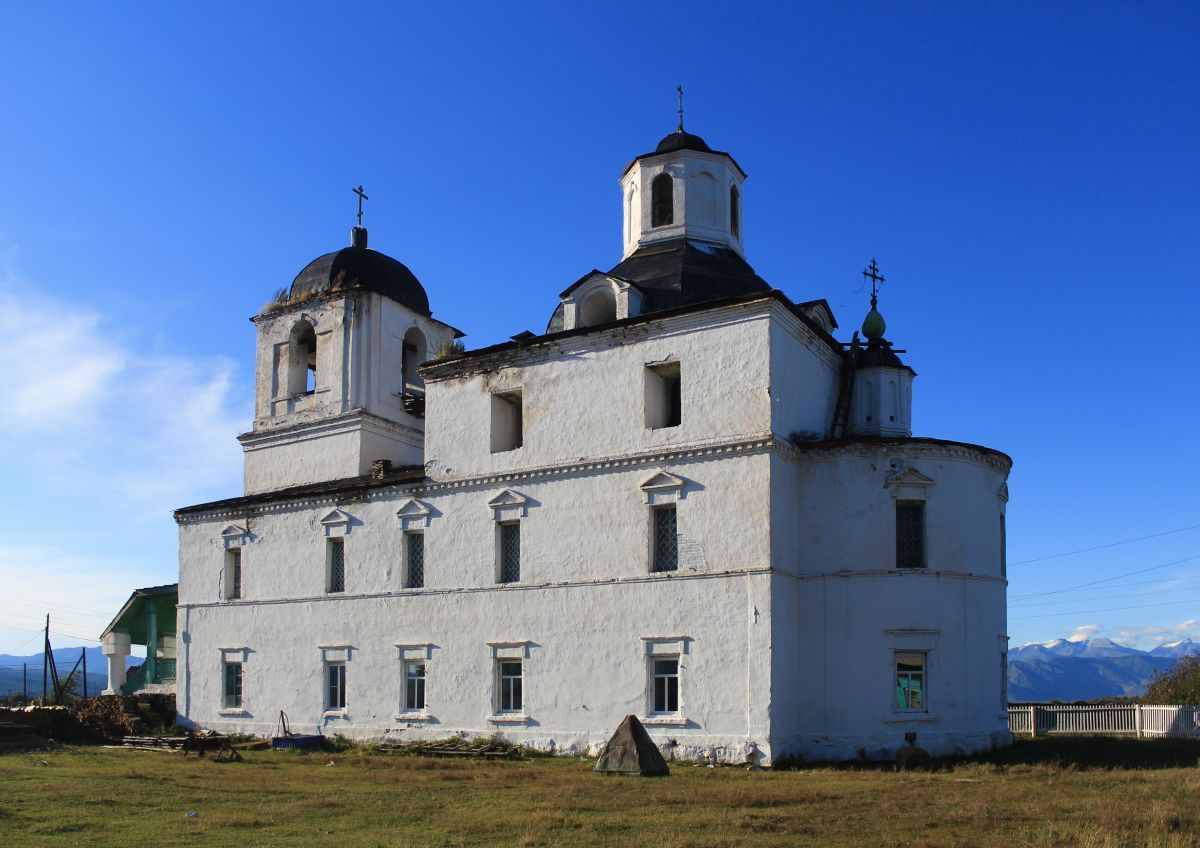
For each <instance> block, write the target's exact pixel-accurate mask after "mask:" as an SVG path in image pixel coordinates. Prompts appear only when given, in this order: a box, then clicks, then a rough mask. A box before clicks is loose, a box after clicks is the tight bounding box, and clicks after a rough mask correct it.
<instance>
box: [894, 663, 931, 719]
mask: <svg viewBox="0 0 1200 848" xmlns="http://www.w3.org/2000/svg"><path fill="white" fill-rule="evenodd" d="M927 659H928V655H927V654H926V653H925V652H923V651H897V652H896V709H897V710H898V711H900V712H926V711H928V709H929V701H928V698H927V697H926V680H925V666H926V660H927Z"/></svg>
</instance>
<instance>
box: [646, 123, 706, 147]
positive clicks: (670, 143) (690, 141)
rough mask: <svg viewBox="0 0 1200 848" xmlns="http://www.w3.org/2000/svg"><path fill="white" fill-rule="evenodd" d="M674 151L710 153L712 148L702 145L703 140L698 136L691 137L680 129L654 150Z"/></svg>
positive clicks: (664, 139)
mask: <svg viewBox="0 0 1200 848" xmlns="http://www.w3.org/2000/svg"><path fill="white" fill-rule="evenodd" d="M674 150H702V151H704V152H705V153H711V152H712V148H710V147H709V146H708V145H707V144H705V143H704V139H702V138H701V137H700V136H698V135H692V134H691V133H690V132H684V131H683V128H682V127H681V128H680V129H677V130H676V131H675V132H673V133H671V134H670V135H668V136H666V137H665V138H663V140H662V141H660V142H659V143H658V147H656V148H655V149H654V152H655V153H670V152H672V151H674Z"/></svg>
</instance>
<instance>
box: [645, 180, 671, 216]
mask: <svg viewBox="0 0 1200 848" xmlns="http://www.w3.org/2000/svg"><path fill="white" fill-rule="evenodd" d="M674 221H675V181H674V180H673V179H671V175H670V174H659V175H658V176H657V177H655V178H654V182H652V183H650V226H652V227H665V226H666V225H667V224H671V223H673V222H674Z"/></svg>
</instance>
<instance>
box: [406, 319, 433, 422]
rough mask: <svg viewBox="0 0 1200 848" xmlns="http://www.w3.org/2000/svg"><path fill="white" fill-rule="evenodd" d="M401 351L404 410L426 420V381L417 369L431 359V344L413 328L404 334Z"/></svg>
mask: <svg viewBox="0 0 1200 848" xmlns="http://www.w3.org/2000/svg"><path fill="white" fill-rule="evenodd" d="M400 351H401V352H400V372H401V378H400V379H401V386H400V395H401V397H402V398H403V400H404V410H405V412H408V413H409V414H410V415H415V416H417V417H418V418H424V417H425V380H424V379H423V378H422V377H421V374H420V373H419V371H418V370H417V369H419V368H420V367H421V365H422V364H424V363H425V361H426V360H427V359H429V343H428V342H427V341H426V340H425V334H424V333H422V332H421V331H420V330H418V329H417V328H416V327H411V328H410V329H409V331H408V332H407V333H405V334H404V340H403V343H402V346H401V349H400Z"/></svg>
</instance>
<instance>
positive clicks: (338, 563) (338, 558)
mask: <svg viewBox="0 0 1200 848" xmlns="http://www.w3.org/2000/svg"><path fill="white" fill-rule="evenodd" d="M326 559H327V574H328V577H327V580H326V584H325V591H327V592H329V593H331V594H332V593H335V592H345V591H346V540H345V539H341V538H338V539H329V540H327V555H326Z"/></svg>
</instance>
